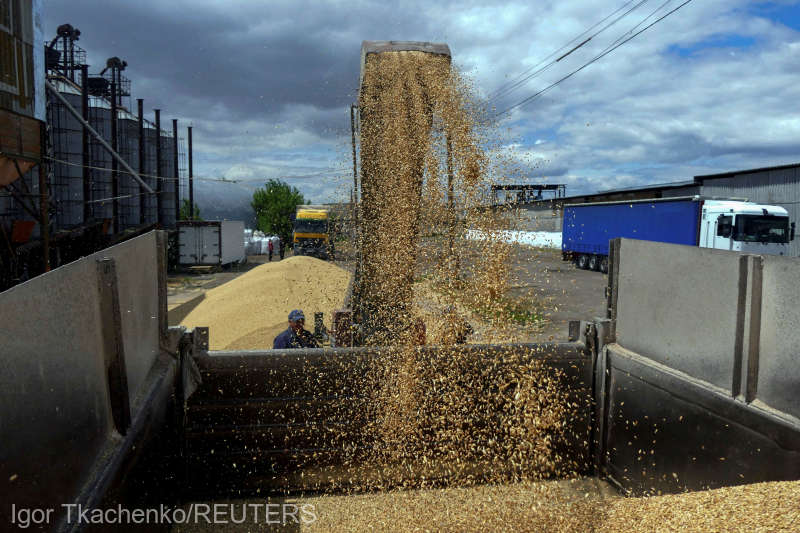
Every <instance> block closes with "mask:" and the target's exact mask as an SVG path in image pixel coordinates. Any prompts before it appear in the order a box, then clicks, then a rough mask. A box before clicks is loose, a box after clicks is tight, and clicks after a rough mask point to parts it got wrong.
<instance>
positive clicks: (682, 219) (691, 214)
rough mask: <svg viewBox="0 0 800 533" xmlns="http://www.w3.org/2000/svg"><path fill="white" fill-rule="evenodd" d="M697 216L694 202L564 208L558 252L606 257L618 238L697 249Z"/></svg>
mask: <svg viewBox="0 0 800 533" xmlns="http://www.w3.org/2000/svg"><path fill="white" fill-rule="evenodd" d="M699 216H700V202H699V201H698V200H696V199H694V198H678V199H664V200H647V201H630V202H619V203H617V202H610V203H602V204H580V205H565V206H564V221H563V226H562V238H561V249H562V251H564V252H573V253H585V254H599V255H608V241H609V240H611V239H616V238H619V237H625V238H629V239H640V240H648V241H657V242H664V243H672V244H688V245H696V244H697V238H698V227H699V218H698V217H699Z"/></svg>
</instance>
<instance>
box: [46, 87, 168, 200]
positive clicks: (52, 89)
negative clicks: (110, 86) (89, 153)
mask: <svg viewBox="0 0 800 533" xmlns="http://www.w3.org/2000/svg"><path fill="white" fill-rule="evenodd" d="M45 84H46V85H45V86H46V87H47V90H48V91H50V92H51V93H52V94H53V95H54V96H55V97H56V98H58V100H59V101H60V102H61V103H62V104H64V107H66V108H67V111H69V112H70V114H72V116H73V117H75V118H76V119H77V120H78V122H80V123H81V124H82V125H83V127H84V128H86V129H88V130H89V133H91V134H92V136H93V137H94V138H95V139H96V140H97V142H99V143H100V144H101V145H102V146H103V148H105V149H106V150H108V152H109V153H110V154H111V157H113V158H114V159H116V160H117V161H118V162H119V164H120V165H121V166H122V168H123V169H125V171H126V172H128V173H130V175H131V176H133V179H135V180H136V181H138V182H139V183H140V184H141V185H142V187H144V188H145V190H146V191H147V192H149V193H155V191H153V189H151V188H150V186H149V185H147V183H145V182H144V180H143V179H142V178H141V177H140V176H139V173H138V172H136V171H135V170H133V169H132V168H131V166H130V165H129V164H128V163H127V162H126V161H125V160H124V159H123V158H122V157H121V156H120V155H119V154H118V153H117V152H115V151H114V150H113V149H112V148H111V146H110V145H109V144H108V143H107V142H106V140H105V139H103V136H102V135H100V134H99V133H97V130H95V129H94V128H93V127H92V126H91V125H90V124H89V123H88V122H86V121H85V120H83V117H82V116H81V114H80V113H78V112H77V111H76V110H75V108H74V107H72V104H70V103H69V101H68V100H67V99H66V98H64V96H63V95H62V94H61V93H60V92H58V89H56V88H55V87H54V86H53V84H52V83H50V82H49V81H45Z"/></svg>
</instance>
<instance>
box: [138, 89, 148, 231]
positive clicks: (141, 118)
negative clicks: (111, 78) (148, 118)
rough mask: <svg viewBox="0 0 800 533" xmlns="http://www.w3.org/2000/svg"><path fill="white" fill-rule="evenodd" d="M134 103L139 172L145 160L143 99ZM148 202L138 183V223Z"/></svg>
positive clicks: (140, 222)
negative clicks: (137, 128)
mask: <svg viewBox="0 0 800 533" xmlns="http://www.w3.org/2000/svg"><path fill="white" fill-rule="evenodd" d="M136 103H137V105H138V106H139V172H143V170H144V162H145V153H144V151H145V144H144V100H142V99H141V98H137V99H136ZM147 203H148V199H147V197H146V196H145V190H144V187H142V184H141V183H140V184H139V224H144V223H145V222H146V221H147V217H146V216H145V204H147Z"/></svg>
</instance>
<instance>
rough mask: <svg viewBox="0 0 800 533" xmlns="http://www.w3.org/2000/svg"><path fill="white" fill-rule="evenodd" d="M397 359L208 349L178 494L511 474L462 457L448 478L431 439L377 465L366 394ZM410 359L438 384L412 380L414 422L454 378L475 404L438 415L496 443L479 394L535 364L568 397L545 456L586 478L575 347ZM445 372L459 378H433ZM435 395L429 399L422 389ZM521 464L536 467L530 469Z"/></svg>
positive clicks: (584, 385)
mask: <svg viewBox="0 0 800 533" xmlns="http://www.w3.org/2000/svg"><path fill="white" fill-rule="evenodd" d="M498 352H502V354H503V358H502V360H503V364H495V365H494V366H493V367H492V368H488V367H486V366H485V365H484V364H483V362H485V361H486V360H487V359H490V360H492V361H495V363H497V362H498V361H499V360H500V359H499V358H497V357H496V355H497V354H498ZM398 357H403V354H402V353H401V352H400V350H397V349H391V348H336V349H324V350H323V349H308V350H268V351H264V352H209V353H207V354H206V353H201V354H200V355H199V356H196V357H195V361H196V363H197V365H198V367H199V369H200V372H201V375H202V380H203V383H202V385H201V386H200V388H199V389H198V390H197V391H196V392H195V393H194V395H192V396H191V397H190V399H189V401H188V403H187V414H186V421H187V422H186V424H187V425H186V444H185V449H186V453H187V455H186V457H187V459H188V460H187V466H186V472H187V479H186V485H185V486H186V487H187V488H188V489H189V490H191V491H192V492H193V493H194V494H196V495H201V496H202V495H206V496H208V495H214V494H216V495H220V494H235V495H240V496H243V495H247V494H253V493H255V492H256V491H257V490H261V491H281V492H285V491H298V490H330V489H343V488H346V489H352V488H362V489H363V488H370V487H373V488H386V487H388V486H401V485H403V483H404V482H408V481H412V482H417V481H419V480H420V479H423V478H424V479H427V480H429V482H431V481H435V480H438V481H441V482H446V481H447V480H448V479H452V478H453V476H457V477H458V476H463V475H465V472H464V471H463V469H468V473H469V475H471V476H472V477H473V479H482V478H481V476H486V475H489V474H491V475H493V476H496V475H497V474H498V472H500V471H501V469H502V468H506V469H508V470H509V473H511V472H512V470H513V466H512V465H511V464H510V463H509V464H504V465H502V466H500V467H498V466H497V465H492V467H491V468H485V469H483V470H482V466H487V464H486V463H485V462H478V461H486V460H500V458H497V457H491V458H489V457H480V458H478V460H477V461H476V464H472V463H470V458H469V457H462V463H463V467H460V468H462V469H461V470H458V472H454V471H453V470H454V465H452V464H438V463H437V462H436V461H435V460H431V458H432V457H433V456H434V455H435V454H432V453H431V450H433V449H436V448H437V446H439V445H440V444H441V443H439V442H438V441H437V438H439V437H437V435H440V434H439V433H437V432H436V431H432V433H431V435H429V437H428V438H429V439H431V440H430V441H429V442H426V446H427V447H428V448H425V449H426V450H428V451H424V450H418V452H419V455H420V456H422V455H424V456H426V457H428V461H427V462H425V461H422V460H419V459H418V458H417V457H416V456H412V459H411V460H406V461H403V462H398V461H397V458H396V457H395V456H394V455H392V456H391V457H390V458H387V457H384V454H383V452H384V451H387V450H386V449H385V447H386V446H387V441H386V440H384V439H385V438H386V436H385V435H383V436H382V434H381V432H380V427H381V426H380V420H381V416H382V414H381V413H380V412H377V411H376V408H378V407H380V402H378V401H376V394H378V393H379V391H381V390H382V387H383V386H385V385H386V383H383V382H382V380H383V378H384V377H385V376H386V375H387V374H385V372H384V369H385V365H390V364H392V363H391V361H396V360H397V358H398ZM415 357H418V358H419V360H420V361H422V362H423V363H421V364H422V366H423V367H426V368H430V369H438V370H435V371H433V372H431V373H430V376H441V375H447V376H448V378H447V379H446V380H444V381H441V382H439V383H428V382H427V381H426V379H427V378H426V377H424V376H423V377H421V378H420V380H421V381H420V383H419V385H420V387H422V388H424V389H425V390H426V392H425V393H424V395H425V400H424V401H423V402H421V403H420V404H419V405H415V411H414V412H415V413H418V414H417V416H424V415H420V414H419V413H424V412H425V410H426V409H430V408H431V402H433V403H437V402H438V401H439V400H446V398H447V397H448V392H452V390H456V389H458V387H464V386H467V385H465V384H464V383H459V375H460V376H461V377H462V378H463V379H465V380H467V382H465V383H469V385H468V387H469V389H470V390H466V389H464V390H462V392H463V393H464V394H466V395H469V394H475V395H477V396H476V397H475V398H474V400H475V403H474V404H472V402H471V401H470V405H473V406H474V407H475V413H473V414H474V417H473V418H474V419H473V418H470V419H469V420H467V419H465V418H464V416H463V413H462V415H461V416H460V417H459V420H455V418H456V416H455V415H454V414H450V413H448V415H447V416H449V417H450V418H451V420H450V422H449V423H452V424H475V427H472V426H469V427H470V428H471V429H472V430H473V431H482V432H484V433H485V432H487V431H489V432H491V431H497V432H498V435H497V438H500V439H504V440H506V439H508V436H507V435H504V434H502V427H501V424H496V423H494V422H492V420H493V418H492V417H494V416H499V415H500V413H497V412H496V410H492V409H480V408H479V407H478V406H479V405H480V404H479V402H480V401H481V398H484V399H487V400H488V399H495V400H496V399H497V394H496V393H492V394H489V391H490V389H491V388H492V387H495V386H497V385H498V384H502V385H503V386H504V387H510V386H511V385H513V378H512V379H511V380H510V381H509V379H508V377H509V376H517V379H519V376H520V373H519V369H521V368H525V366H518V365H526V364H528V363H529V362H530V361H539V362H541V364H542V365H544V368H545V370H544V372H546V373H547V375H553V376H556V379H558V380H559V383H561V386H562V388H563V390H564V391H569V394H568V395H567V396H566V397H565V398H566V399H565V401H570V402H572V403H573V404H574V405H575V406H576V408H575V409H574V413H573V416H571V417H565V423H566V425H565V427H564V428H562V429H563V430H564V431H563V432H559V433H558V434H557V435H553V440H554V443H555V444H554V447H553V456H554V457H560V462H561V463H562V467H563V471H564V472H567V471H569V472H583V473H586V472H588V471H589V470H590V469H591V465H590V454H589V450H588V448H587V447H586V446H585V442H587V441H588V440H589V438H590V422H591V421H590V418H591V416H590V410H589V409H588V406H589V402H590V397H591V386H592V375H591V370H592V357H591V352H590V350H589V348H588V347H587V346H586V344H585V343H584V342H582V341H580V342H572V343H563V344H527V345H525V344H519V345H504V346H477V345H470V346H464V347H462V348H460V349H459V350H458V351H457V352H455V353H454V352H453V351H452V350H442V349H441V348H439V347H421V348H419V349H417V350H415ZM452 365H457V366H458V367H459V369H460V370H461V372H460V373H447V374H445V373H444V372H440V371H439V370H443V369H445V368H450V366H452ZM543 375H544V374H543ZM477 376H480V377H479V378H478V379H476V380H472V379H470V378H473V377H477ZM434 389H436V392H432V391H433V390H434ZM451 389H452V390H451ZM484 390H485V391H486V394H484V393H483V392H482V391H484ZM412 394H413V393H412ZM443 405H447V404H443ZM577 406H581V407H577ZM434 409H435V408H434ZM487 416H488V417H489V418H486V417H487ZM412 422H413V421H412V420H408V423H409V424H412ZM495 425H496V426H497V427H495ZM459 427H460V426H459ZM445 433H447V432H445ZM442 438H445V437H442ZM542 438H544V435H542ZM507 444H508V445H510V442H508V443H507ZM384 460H385V462H384ZM530 468H531V469H532V470H535V467H534V465H530ZM524 473H525V472H518V474H524ZM494 481H496V479H494Z"/></svg>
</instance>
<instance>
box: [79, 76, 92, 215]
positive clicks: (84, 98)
mask: <svg viewBox="0 0 800 533" xmlns="http://www.w3.org/2000/svg"><path fill="white" fill-rule="evenodd" d="M81 116H82V117H83V120H84V121H86V123H87V124H88V123H89V65H81ZM81 147H82V148H83V150H82V152H81V164H82V165H83V169H82V170H83V221H82V222H83V223H84V224H86V223H87V222H89V220H91V218H92V207H91V204H90V203H89V200H90V199H91V197H92V188H91V179H92V174H91V170H90V169H89V166H90V164H89V163H90V161H89V131H88V130H87V129H86V128H81Z"/></svg>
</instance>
